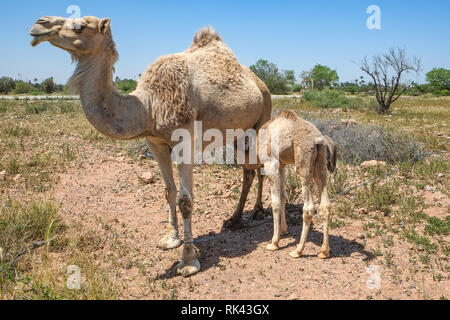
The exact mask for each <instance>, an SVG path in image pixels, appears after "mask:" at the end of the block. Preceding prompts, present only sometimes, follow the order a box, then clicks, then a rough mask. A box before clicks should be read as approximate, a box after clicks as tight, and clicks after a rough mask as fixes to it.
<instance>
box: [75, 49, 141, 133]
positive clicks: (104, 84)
mask: <svg viewBox="0 0 450 320" xmlns="http://www.w3.org/2000/svg"><path fill="white" fill-rule="evenodd" d="M112 45H113V44H112ZM115 60H116V53H115V49H114V47H113V46H112V47H111V48H106V50H104V51H102V52H100V53H98V54H97V55H95V56H90V57H87V58H85V57H83V58H81V59H79V60H78V63H77V67H76V70H75V72H74V74H73V76H72V77H71V79H70V80H69V88H70V89H71V90H72V91H75V92H77V93H79V94H80V99H81V105H82V106H83V110H84V113H85V115H86V117H87V119H88V120H89V122H90V123H91V124H92V125H93V126H94V127H95V128H96V129H97V130H98V131H100V132H102V133H103V134H105V135H107V136H110V137H112V138H115V139H122V140H127V139H133V138H137V137H140V136H144V135H146V134H147V133H148V132H149V128H150V117H149V106H148V105H145V104H144V103H143V101H142V100H141V99H139V98H138V97H137V96H136V95H121V94H119V92H118V91H117V89H116V88H115V86H114V84H113V80H112V78H113V65H114V62H115Z"/></svg>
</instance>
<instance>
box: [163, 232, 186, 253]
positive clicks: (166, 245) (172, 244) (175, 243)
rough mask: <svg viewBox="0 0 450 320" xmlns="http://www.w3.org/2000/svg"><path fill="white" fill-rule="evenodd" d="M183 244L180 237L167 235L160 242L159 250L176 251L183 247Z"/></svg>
mask: <svg viewBox="0 0 450 320" xmlns="http://www.w3.org/2000/svg"><path fill="white" fill-rule="evenodd" d="M182 243H183V241H181V239H179V238H178V237H175V236H172V235H165V236H164V237H163V238H162V239H161V240H159V242H158V248H160V249H163V250H170V249H175V248H178V247H179V246H181V244H182Z"/></svg>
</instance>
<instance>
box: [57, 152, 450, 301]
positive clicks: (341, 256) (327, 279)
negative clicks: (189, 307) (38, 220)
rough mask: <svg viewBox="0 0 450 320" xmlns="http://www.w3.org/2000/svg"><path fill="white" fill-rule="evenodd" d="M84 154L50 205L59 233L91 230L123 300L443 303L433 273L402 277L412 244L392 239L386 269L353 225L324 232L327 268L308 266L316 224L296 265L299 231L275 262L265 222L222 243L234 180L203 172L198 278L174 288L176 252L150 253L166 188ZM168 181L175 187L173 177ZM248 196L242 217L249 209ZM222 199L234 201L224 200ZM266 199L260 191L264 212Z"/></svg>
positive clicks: (162, 220) (295, 228)
mask: <svg viewBox="0 0 450 320" xmlns="http://www.w3.org/2000/svg"><path fill="white" fill-rule="evenodd" d="M83 154H84V155H85V159H84V164H83V165H82V166H81V167H72V168H69V169H68V170H67V172H66V173H64V174H61V175H60V181H59V183H58V184H57V185H56V186H55V199H56V200H57V201H58V202H59V205H60V208H61V215H62V217H63V220H64V222H65V223H66V224H67V225H69V226H71V225H72V226H73V225H79V226H80V228H81V230H84V231H88V230H93V231H95V234H96V236H98V237H99V238H100V239H101V240H102V241H103V243H104V245H103V246H102V247H101V248H99V249H97V250H96V249H95V248H94V249H93V254H92V259H94V260H95V262H96V263H97V264H98V265H101V266H103V267H105V268H106V269H107V270H108V272H109V274H110V276H112V277H113V278H114V279H115V281H116V282H117V283H118V284H119V287H120V288H121V292H120V294H119V297H120V298H122V299H156V298H173V299H177V298H178V299H289V297H293V296H295V297H298V298H299V299H391V298H392V299H411V298H435V299H438V298H440V297H441V296H447V297H448V296H449V295H450V286H449V284H450V283H449V281H448V278H445V277H444V278H443V279H438V281H437V280H436V279H435V277H434V274H433V272H425V271H411V272H409V271H408V270H404V269H403V266H406V265H408V264H409V262H408V260H409V259H411V257H412V251H414V248H412V246H411V244H408V243H406V242H405V241H404V240H401V239H399V238H398V237H397V236H396V235H393V236H392V239H391V240H392V241H395V246H393V247H392V248H390V249H389V252H390V253H389V254H390V255H392V257H391V259H390V261H389V263H387V262H386V261H385V257H381V256H379V255H377V254H376V253H377V250H380V248H384V247H383V241H384V240H385V238H384V237H383V236H379V237H372V238H367V237H365V236H363V235H362V233H363V232H364V226H363V223H362V222H360V221H357V220H356V221H351V222H350V223H349V225H346V226H343V227H339V228H335V229H332V231H331V234H330V244H331V258H330V259H327V260H320V259H318V258H317V257H316V254H317V253H318V252H319V250H320V245H321V241H322V232H321V223H320V218H319V217H316V218H315V223H314V225H313V227H312V231H311V233H310V236H309V238H308V243H307V246H306V249H305V253H304V256H303V257H302V258H300V259H297V260H294V259H292V258H290V257H289V256H288V252H289V251H290V250H291V249H292V248H293V247H294V246H295V245H296V244H297V241H298V238H299V233H300V232H301V226H299V225H291V226H290V228H289V231H290V234H289V235H288V236H286V237H284V238H283V239H282V240H281V242H280V247H281V250H280V251H278V252H267V251H266V250H265V249H264V248H265V245H266V244H267V243H268V241H269V240H270V239H271V236H272V221H271V219H270V215H269V217H267V218H266V220H264V221H251V220H250V221H249V225H250V226H255V227H250V228H248V229H246V230H242V231H239V232H234V233H221V232H220V229H221V226H222V223H223V221H224V220H225V219H226V218H228V217H229V216H231V214H232V213H233V211H234V207H235V205H236V204H237V197H238V195H239V190H236V187H240V179H241V171H240V169H237V168H218V167H208V166H202V167H197V168H196V169H195V172H194V182H195V187H194V197H195V199H194V201H195V209H194V215H193V232H194V238H196V244H197V246H198V247H199V249H200V251H201V257H200V262H201V264H202V270H201V272H200V273H199V274H197V275H195V276H193V277H191V278H188V279H184V278H181V277H179V276H176V274H175V266H176V264H177V263H178V261H179V258H180V249H175V250H171V251H162V250H160V249H158V248H157V246H156V244H157V242H158V240H159V239H160V238H161V237H162V235H163V234H164V231H165V228H166V227H167V218H168V206H167V204H166V201H165V197H164V183H163V181H162V179H161V178H160V176H159V170H158V168H157V165H156V163H155V162H154V161H153V160H142V161H140V162H139V161H133V160H132V159H128V158H126V157H123V156H121V157H111V156H110V155H108V154H106V153H105V152H104V151H100V150H97V149H91V148H89V147H86V150H85V151H84V152H83ZM145 171H151V172H153V173H155V174H156V181H155V182H154V183H153V184H144V183H142V182H141V181H140V179H139V175H140V174H141V173H142V172H145ZM174 174H175V178H176V179H177V174H176V170H174ZM225 186H228V187H226V188H225ZM254 188H255V187H253V190H252V192H251V194H250V196H249V201H248V203H247V206H246V210H247V212H246V217H247V215H248V214H249V211H250V210H251V209H252V207H253V204H254V200H255V189H254ZM230 190H234V191H231V194H230V195H227V197H225V196H223V195H224V194H225V193H230ZM268 194H269V191H268V189H267V186H265V192H264V195H265V206H266V207H267V206H269V202H268ZM298 210H300V208H299V209H298ZM331 210H332V211H331V212H332V213H333V208H332V209H331ZM294 211H295V210H294ZM289 212H290V213H292V210H290V211H289ZM294 213H295V214H297V215H298V214H299V212H294ZM288 221H289V219H288ZM264 222H266V223H264ZM181 228H182V226H180V230H182V229H181ZM181 234H182V232H181ZM370 266H372V268H370V269H368V268H369V267H370ZM373 266H376V267H379V270H380V281H381V283H380V286H379V287H376V286H375V287H376V288H374V287H373V286H370V285H369V286H368V282H367V281H368V280H373V279H374V278H373V277H374V274H373V272H374V271H373V270H376V268H375V269H374V268H373ZM376 276H377V275H375V277H376ZM370 283H372V282H370ZM370 283H369V284H370Z"/></svg>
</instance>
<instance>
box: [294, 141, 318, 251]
mask: <svg viewBox="0 0 450 320" xmlns="http://www.w3.org/2000/svg"><path fill="white" fill-rule="evenodd" d="M316 157H317V150H316V148H315V145H314V144H311V146H310V148H309V149H306V148H305V149H301V148H299V147H296V148H295V159H296V167H297V174H298V175H299V176H300V177H301V180H302V193H303V202H304V203H303V227H302V235H301V237H300V242H299V244H298V246H297V248H296V249H295V250H294V251H292V252H290V253H289V255H290V256H291V257H293V258H299V257H300V256H301V255H302V253H303V250H304V249H305V243H306V240H307V238H308V232H309V228H310V226H311V221H312V218H313V215H314V199H313V194H312V191H313V189H312V182H313V181H312V180H313V175H314V165H315V160H316Z"/></svg>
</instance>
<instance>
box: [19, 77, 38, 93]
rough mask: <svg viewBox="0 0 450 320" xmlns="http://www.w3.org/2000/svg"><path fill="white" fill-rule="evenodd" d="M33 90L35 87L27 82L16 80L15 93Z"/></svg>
mask: <svg viewBox="0 0 450 320" xmlns="http://www.w3.org/2000/svg"><path fill="white" fill-rule="evenodd" d="M34 90H35V88H34V87H33V86H32V85H31V84H29V83H27V82H24V81H22V80H19V81H17V82H16V90H15V93H17V94H23V93H30V92H32V91H34Z"/></svg>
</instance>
